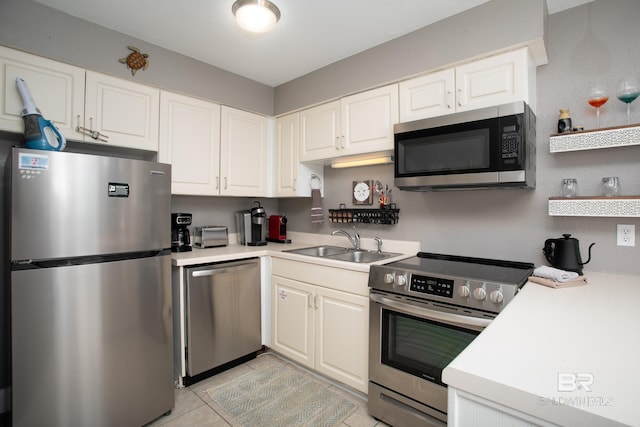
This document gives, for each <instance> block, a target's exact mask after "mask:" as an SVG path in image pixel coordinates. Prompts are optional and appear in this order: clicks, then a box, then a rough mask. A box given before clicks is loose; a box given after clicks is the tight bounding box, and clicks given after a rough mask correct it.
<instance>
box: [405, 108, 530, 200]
mask: <svg viewBox="0 0 640 427" xmlns="http://www.w3.org/2000/svg"><path fill="white" fill-rule="evenodd" d="M394 133H395V138H394V139H395V142H394V154H395V165H394V167H395V171H394V172H395V179H394V184H395V186H396V187H398V188H400V189H401V190H414V191H433V190H465V189H480V188H535V171H536V165H535V161H536V143H535V140H536V116H535V114H534V113H533V111H531V108H530V107H529V105H527V104H526V103H525V102H515V103H511V104H504V105H499V106H495V107H488V108H483V109H478V110H472V111H465V112H460V113H454V114H448V115H445V116H439V117H433V118H429V119H424V120H416V121H413V122H406V123H399V124H397V125H395V126H394Z"/></svg>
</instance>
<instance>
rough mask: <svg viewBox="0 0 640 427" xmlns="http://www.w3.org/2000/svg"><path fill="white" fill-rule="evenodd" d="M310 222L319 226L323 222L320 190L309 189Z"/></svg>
mask: <svg viewBox="0 0 640 427" xmlns="http://www.w3.org/2000/svg"><path fill="white" fill-rule="evenodd" d="M311 222H312V223H314V224H320V223H322V222H324V212H323V211H322V195H321V194H320V189H318V188H313V189H311Z"/></svg>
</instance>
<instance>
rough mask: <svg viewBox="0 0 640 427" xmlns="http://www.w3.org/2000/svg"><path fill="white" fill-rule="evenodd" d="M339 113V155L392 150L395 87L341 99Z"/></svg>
mask: <svg viewBox="0 0 640 427" xmlns="http://www.w3.org/2000/svg"><path fill="white" fill-rule="evenodd" d="M340 110H341V112H342V121H341V122H342V138H341V139H342V141H341V148H342V151H341V153H340V155H342V156H347V155H353V154H364V153H374V152H377V151H389V150H393V125H394V124H396V123H398V120H399V113H398V85H397V84H392V85H389V86H384V87H380V88H377V89H373V90H368V91H366V92H361V93H358V94H355V95H351V96H347V97H345V98H342V99H341V100H340Z"/></svg>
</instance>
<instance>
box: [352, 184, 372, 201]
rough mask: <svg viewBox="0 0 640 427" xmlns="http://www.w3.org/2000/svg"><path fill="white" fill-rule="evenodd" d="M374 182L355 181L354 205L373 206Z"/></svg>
mask: <svg viewBox="0 0 640 427" xmlns="http://www.w3.org/2000/svg"><path fill="white" fill-rule="evenodd" d="M372 187H373V181H371V180H366V181H353V204H354V205H371V204H373V188H372Z"/></svg>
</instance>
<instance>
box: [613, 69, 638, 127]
mask: <svg viewBox="0 0 640 427" xmlns="http://www.w3.org/2000/svg"><path fill="white" fill-rule="evenodd" d="M639 95H640V84H638V79H637V78H636V77H631V78H626V79H622V80H620V81H619V82H618V89H617V90H616V96H617V97H618V99H619V100H620V101H622V102H624V103H625V104H627V124H630V123H629V120H630V116H631V103H632V102H633V101H635V100H636V98H637V97H638V96H639Z"/></svg>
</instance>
